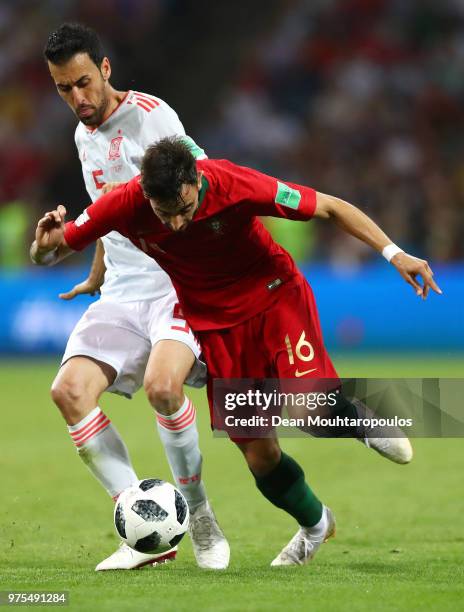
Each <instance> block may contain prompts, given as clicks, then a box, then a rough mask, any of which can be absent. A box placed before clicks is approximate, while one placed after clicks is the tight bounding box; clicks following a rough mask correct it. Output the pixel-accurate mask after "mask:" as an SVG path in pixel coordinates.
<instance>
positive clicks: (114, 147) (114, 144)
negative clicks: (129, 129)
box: [108, 136, 122, 161]
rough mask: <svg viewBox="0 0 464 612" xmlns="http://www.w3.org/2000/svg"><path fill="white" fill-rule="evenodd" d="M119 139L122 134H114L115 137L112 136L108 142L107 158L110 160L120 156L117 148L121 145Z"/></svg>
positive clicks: (120, 139)
mask: <svg viewBox="0 0 464 612" xmlns="http://www.w3.org/2000/svg"><path fill="white" fill-rule="evenodd" d="M121 141H122V136H116V138H113V140H112V141H111V142H110V150H109V152H108V159H109V160H110V161H112V160H114V159H118V157H121V153H120V152H119V149H120V147H121Z"/></svg>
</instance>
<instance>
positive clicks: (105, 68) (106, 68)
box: [100, 57, 111, 81]
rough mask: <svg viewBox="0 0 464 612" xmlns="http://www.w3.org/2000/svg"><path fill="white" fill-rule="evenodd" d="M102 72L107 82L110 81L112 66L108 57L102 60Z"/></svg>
mask: <svg viewBox="0 0 464 612" xmlns="http://www.w3.org/2000/svg"><path fill="white" fill-rule="evenodd" d="M100 72H101V74H102V77H103V79H104V80H105V81H109V79H110V76H111V64H110V60H109V59H108V58H107V57H104V58H103V59H102V63H101V65H100Z"/></svg>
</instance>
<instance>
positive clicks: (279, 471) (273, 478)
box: [255, 453, 322, 527]
mask: <svg viewBox="0 0 464 612" xmlns="http://www.w3.org/2000/svg"><path fill="white" fill-rule="evenodd" d="M255 481H256V486H257V487H258V489H259V490H260V491H261V493H262V494H263V495H264V497H265V498H266V499H268V500H269V501H270V502H271V504H274V506H277V507H278V508H282V510H285V512H288V513H289V514H290V515H291V516H293V517H294V518H295V519H296V520H297V521H298V523H299V524H300V525H302V526H303V527H313V526H314V525H315V524H316V523H318V522H319V521H320V520H321V518H322V503H321V502H320V501H319V499H318V498H317V497H316V495H315V494H314V493H313V491H312V490H311V489H310V487H309V486H308V485H307V483H306V482H305V477H304V472H303V470H302V468H301V467H300V466H299V465H298V463H297V462H296V461H295V460H294V459H292V458H291V457H289V456H288V455H286V454H285V453H282V456H281V458H280V461H279V463H278V464H277V466H276V467H275V468H274V469H273V470H272V472H271V473H270V474H267V475H266V476H255Z"/></svg>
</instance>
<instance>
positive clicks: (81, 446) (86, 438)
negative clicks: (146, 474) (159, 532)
mask: <svg viewBox="0 0 464 612" xmlns="http://www.w3.org/2000/svg"><path fill="white" fill-rule="evenodd" d="M68 430H69V433H70V434H71V438H72V439H73V442H74V444H75V445H76V448H77V452H78V453H79V456H80V458H81V459H82V461H83V462H84V463H85V464H86V465H87V467H88V468H89V470H90V471H91V472H92V474H93V475H94V476H95V477H96V478H97V480H99V481H100V483H101V484H102V485H103V486H104V488H105V489H106V490H107V491H108V493H109V494H110V495H111V497H112V498H113V499H116V498H117V497H118V495H119V494H120V493H121V491H123V490H124V489H125V488H127V487H129V486H130V485H132V484H134V483H136V482H138V478H137V475H136V473H135V472H134V468H133V467H132V464H131V461H130V458H129V453H128V451H127V448H126V445H125V444H124V442H123V441H122V438H121V436H120V435H119V433H118V431H117V429H116V427H114V425H113V424H112V423H111V421H110V420H109V418H108V417H107V416H106V415H105V414H104V413H103V412H102V411H101V410H100V408H99V407H98V406H97V407H96V408H94V409H93V410H92V412H90V413H89V414H88V415H87V416H86V417H84V418H83V419H82V421H80V422H79V423H77V424H76V425H68Z"/></svg>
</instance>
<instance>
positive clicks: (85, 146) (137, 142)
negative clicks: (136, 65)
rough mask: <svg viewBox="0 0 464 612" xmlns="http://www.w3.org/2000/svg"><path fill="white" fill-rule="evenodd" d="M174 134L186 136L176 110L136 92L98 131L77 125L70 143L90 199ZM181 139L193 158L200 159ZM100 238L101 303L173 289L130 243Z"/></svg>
mask: <svg viewBox="0 0 464 612" xmlns="http://www.w3.org/2000/svg"><path fill="white" fill-rule="evenodd" d="M175 135H179V136H183V135H185V131H184V128H183V126H182V123H181V122H180V121H179V118H178V116H177V114H176V113H175V111H174V110H173V109H172V108H171V107H170V106H168V105H167V104H166V103H165V102H163V101H162V100H160V99H159V98H155V97H154V96H151V95H148V94H144V93H140V92H137V91H129V92H128V93H127V95H126V97H125V98H124V100H123V101H122V102H121V104H120V105H119V106H118V107H117V108H116V110H115V111H114V112H113V113H112V114H111V115H110V117H108V119H107V120H106V121H104V122H103V123H102V124H101V125H100V126H98V128H96V129H94V130H90V129H89V128H87V127H86V126H85V125H84V124H83V123H79V124H78V126H77V128H76V134H75V140H76V145H77V149H78V152H79V159H80V161H81V164H82V172H83V175H84V181H85V185H86V188H87V191H88V193H89V195H90V198H91V200H92V201H95V200H96V199H98V198H99V197H100V196H101V195H102V194H101V188H102V187H103V185H104V184H105V183H109V182H113V181H118V182H125V181H128V180H130V179H131V178H133V177H134V176H136V175H137V174H139V173H140V164H141V161H142V157H143V154H144V152H145V149H146V148H147V146H148V145H150V144H152V143H154V142H156V141H158V140H160V139H161V138H164V137H166V136H175ZM186 139H187V142H188V144H189V146H190V147H191V149H192V153H194V155H195V157H199V158H201V157H204V156H205V155H204V152H203V150H202V149H200V148H199V147H197V146H196V145H195V143H194V142H193V141H192V140H191V139H189V138H188V137H186ZM102 240H103V245H104V248H105V265H106V273H105V282H104V284H103V286H102V288H101V294H102V299H103V300H110V301H116V302H133V301H139V300H157V299H160V298H162V297H163V296H165V295H166V294H167V293H168V292H169V291H171V290H172V284H171V281H170V279H169V277H168V275H167V274H166V273H165V272H164V271H163V270H162V269H161V268H160V267H159V266H158V264H157V263H156V262H155V261H154V260H153V259H151V258H150V257H148V256H147V255H145V253H143V252H142V251H139V250H138V249H137V248H136V247H135V246H134V245H133V244H132V243H131V242H130V240H128V239H127V238H124V237H123V236H121V234H119V233H118V232H110V233H109V234H107V235H106V236H105V237H104V238H102Z"/></svg>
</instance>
